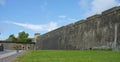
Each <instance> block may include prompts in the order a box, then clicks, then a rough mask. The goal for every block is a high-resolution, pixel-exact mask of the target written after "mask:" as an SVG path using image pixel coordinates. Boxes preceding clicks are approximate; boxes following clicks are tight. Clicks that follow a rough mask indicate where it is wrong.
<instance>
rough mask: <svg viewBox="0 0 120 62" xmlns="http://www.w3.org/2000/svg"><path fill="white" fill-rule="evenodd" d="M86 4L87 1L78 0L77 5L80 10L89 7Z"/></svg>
mask: <svg viewBox="0 0 120 62" xmlns="http://www.w3.org/2000/svg"><path fill="white" fill-rule="evenodd" d="M88 3H89V2H88V0H80V1H79V3H78V4H79V5H80V7H81V8H82V9H86V8H88V6H89V5H88Z"/></svg>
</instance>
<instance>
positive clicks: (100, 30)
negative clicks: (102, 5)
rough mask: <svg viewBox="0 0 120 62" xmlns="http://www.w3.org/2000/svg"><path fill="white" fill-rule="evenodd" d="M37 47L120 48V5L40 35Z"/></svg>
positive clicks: (62, 48)
mask: <svg viewBox="0 0 120 62" xmlns="http://www.w3.org/2000/svg"><path fill="white" fill-rule="evenodd" d="M36 40H37V42H36V48H37V49H46V50H49V49H50V50H86V49H113V50H120V6H117V7H114V8H111V9H108V10H106V11H104V12H102V13H101V14H96V15H94V16H91V17H88V18H87V19H86V20H80V21H78V22H75V23H72V24H69V25H67V26H63V27H60V28H58V29H55V30H53V31H50V32H48V33H45V34H43V35H41V36H39V37H38V38H37V39H36Z"/></svg>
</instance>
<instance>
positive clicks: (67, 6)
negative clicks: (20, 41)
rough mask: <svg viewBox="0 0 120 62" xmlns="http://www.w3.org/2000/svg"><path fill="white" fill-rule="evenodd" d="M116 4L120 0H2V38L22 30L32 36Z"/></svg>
mask: <svg viewBox="0 0 120 62" xmlns="http://www.w3.org/2000/svg"><path fill="white" fill-rule="evenodd" d="M115 6H120V0H0V33H1V34H0V40H5V39H7V38H8V37H9V35H11V34H14V35H15V36H16V37H17V36H18V33H19V32H21V31H25V32H27V33H29V37H31V38H33V37H34V34H35V33H40V34H45V33H47V32H49V31H51V30H54V29H57V28H59V27H61V26H65V25H68V24H70V23H75V22H76V21H79V20H82V19H86V18H87V17H89V16H92V15H95V14H100V13H101V12H102V11H105V10H107V9H110V8H112V7H115Z"/></svg>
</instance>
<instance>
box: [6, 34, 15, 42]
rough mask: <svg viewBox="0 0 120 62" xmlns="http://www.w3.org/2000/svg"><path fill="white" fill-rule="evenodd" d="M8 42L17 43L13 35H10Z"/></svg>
mask: <svg viewBox="0 0 120 62" xmlns="http://www.w3.org/2000/svg"><path fill="white" fill-rule="evenodd" d="M7 40H9V41H17V38H15V36H14V34H11V35H10V36H9V37H8V39H7Z"/></svg>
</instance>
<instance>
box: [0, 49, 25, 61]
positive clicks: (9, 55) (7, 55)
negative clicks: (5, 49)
mask: <svg viewBox="0 0 120 62" xmlns="http://www.w3.org/2000/svg"><path fill="white" fill-rule="evenodd" d="M21 54H23V51H21V52H19V53H16V52H15V51H14V52H10V53H5V54H2V55H0V62H11V61H12V60H14V59H16V58H17V57H18V56H19V55H21Z"/></svg>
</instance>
